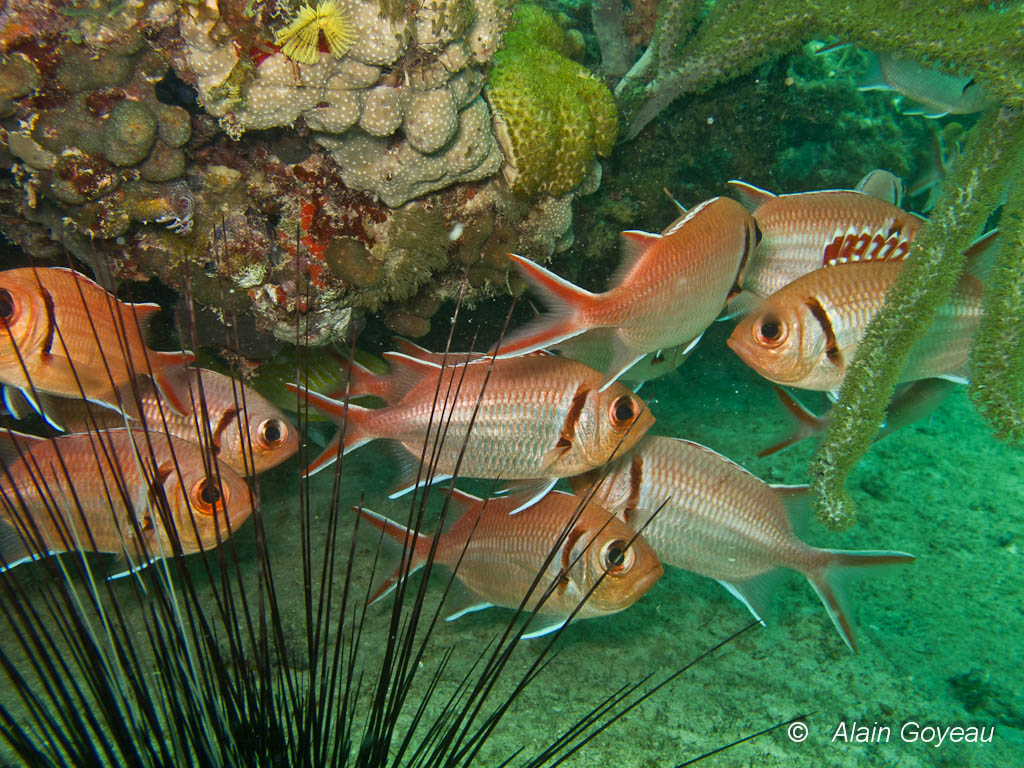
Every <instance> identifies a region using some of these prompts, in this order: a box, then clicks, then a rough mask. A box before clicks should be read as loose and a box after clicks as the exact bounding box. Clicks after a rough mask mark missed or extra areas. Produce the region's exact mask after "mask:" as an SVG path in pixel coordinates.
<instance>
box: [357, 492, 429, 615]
mask: <svg viewBox="0 0 1024 768" xmlns="http://www.w3.org/2000/svg"><path fill="white" fill-rule="evenodd" d="M352 511H353V512H356V513H358V514H359V516H360V517H361V518H362V519H363V520H365V521H366V522H368V523H369V524H370V525H372V526H373V527H374V528H376V529H377V530H378V531H380V532H381V533H382V534H383V538H385V539H387V540H388V541H390V542H392V543H394V544H397V545H398V546H399V547H400V548H401V552H402V554H401V556H400V558H399V562H398V565H397V567H396V568H394V570H392V571H390V572H389V571H388V568H387V567H385V568H384V569H382V570H383V571H384V572H385V573H388V574H389V575H387V576H385V577H384V580H383V581H381V583H380V584H379V585H378V586H377V589H375V590H374V592H373V595H372V596H371V597H370V604H371V605H372V604H373V603H376V602H377V601H378V600H380V599H381V598H383V597H384V596H385V595H387V594H388V593H389V592H390V591H391V590H393V589H394V588H395V587H396V586H398V584H399V583H400V582H401V581H402V580H404V579H406V578H407V577H409V576H411V575H412V574H413V573H415V572H416V571H418V570H419V569H420V568H422V567H423V566H424V565H425V564H426V562H427V559H428V558H429V557H430V549H431V544H432V542H433V537H432V536H427V535H426V534H423V533H416V532H415V531H412V530H410V529H409V528H407V527H405V526H404V525H402V524H401V523H396V522H395V521H394V520H389V519H388V518H386V517H384V516H383V515H378V514H377V513H376V512H374V511H372V510H369V509H365V508H364V507H352Z"/></svg>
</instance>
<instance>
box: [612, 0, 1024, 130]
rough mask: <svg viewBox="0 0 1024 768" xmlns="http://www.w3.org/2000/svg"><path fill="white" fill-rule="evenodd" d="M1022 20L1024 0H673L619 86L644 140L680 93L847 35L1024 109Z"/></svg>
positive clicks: (628, 122) (666, 0) (628, 123)
mask: <svg viewBox="0 0 1024 768" xmlns="http://www.w3.org/2000/svg"><path fill="white" fill-rule="evenodd" d="M596 21H597V19H595V23H596ZM1022 23H1024V3H1020V2H1003V3H987V2H979V1H977V0H960V2H949V3H938V4H933V5H932V6H930V7H929V8H928V12H927V13H924V12H921V11H920V9H918V8H916V7H914V6H913V5H912V4H906V3H893V2H891V1H890V0H856V2H854V1H853V0H845V1H843V0H772V2H764V1H763V0H718V2H715V3H713V4H711V3H697V2H694V0H663V2H662V3H661V5H660V7H659V21H658V26H657V27H656V30H655V35H654V38H653V39H652V40H651V44H650V45H649V46H648V48H647V50H646V51H645V52H644V54H643V55H642V56H641V57H640V58H639V60H638V61H637V62H636V63H635V64H634V65H633V67H632V68H631V69H630V70H629V72H627V73H626V75H625V76H624V77H623V78H622V80H621V81H620V82H619V84H618V85H617V86H616V88H615V98H616V101H617V102H618V104H619V109H620V111H621V113H622V116H623V122H624V124H625V125H624V128H623V134H624V135H625V136H626V137H627V138H633V137H635V136H636V135H637V134H638V133H639V132H640V131H641V130H642V129H643V128H644V126H646V125H647V124H648V123H649V122H650V121H651V120H653V119H654V118H655V117H656V116H657V115H658V114H659V113H660V112H661V110H662V109H664V108H665V107H667V106H668V105H669V104H670V103H672V102H673V101H674V100H675V99H676V98H678V97H680V96H682V95H684V94H692V93H701V92H704V91H707V90H709V89H711V88H714V87H715V86H717V85H720V84H722V83H724V82H727V81H728V80H730V79H732V78H734V77H738V76H740V75H743V74H745V73H747V72H752V71H753V70H754V69H756V68H757V67H758V66H760V65H761V64H763V63H764V62H766V61H769V60H771V59H773V58H776V57H778V56H781V55H783V54H785V53H787V52H789V51H793V50H795V49H797V48H798V47H799V46H801V45H803V44H804V43H806V42H808V41H810V40H826V39H838V40H841V41H843V42H847V43H851V44H853V45H857V46H860V47H862V48H867V49H869V50H872V51H875V52H876V53H878V52H894V53H898V54H899V55H900V56H901V57H904V58H908V59H913V60H916V61H919V62H921V63H922V64H925V65H926V66H930V67H935V68H938V69H942V70H945V71H948V72H952V73H957V74H965V75H971V76H973V77H974V78H976V79H977V81H978V82H979V83H980V84H981V85H983V86H984V87H985V89H986V90H987V91H988V92H989V93H991V94H993V95H994V96H995V97H996V99H998V101H999V102H1000V103H1002V104H1004V105H1007V106H1016V107H1021V106H1024V49H1022V48H1021V45H1020V30H1021V25H1022ZM609 35H610V33H609V31H607V30H605V31H604V32H603V34H599V35H598V37H599V39H600V38H601V37H602V36H603V37H605V38H607V37H609Z"/></svg>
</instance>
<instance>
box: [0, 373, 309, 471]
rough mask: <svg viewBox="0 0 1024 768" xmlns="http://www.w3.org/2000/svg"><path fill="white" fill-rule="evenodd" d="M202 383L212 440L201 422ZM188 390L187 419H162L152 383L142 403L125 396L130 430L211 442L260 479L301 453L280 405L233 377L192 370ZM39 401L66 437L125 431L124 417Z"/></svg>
mask: <svg viewBox="0 0 1024 768" xmlns="http://www.w3.org/2000/svg"><path fill="white" fill-rule="evenodd" d="M200 378H201V379H202V393H201V394H202V401H203V402H205V404H206V415H207V417H208V419H209V434H207V428H206V426H205V425H203V424H202V422H201V419H202V408H201V404H200V403H201V401H200V387H199V380H200ZM188 386H190V387H191V390H192V401H190V402H193V401H194V402H195V410H194V411H193V409H192V408H191V407H190V408H189V414H188V415H187V416H186V415H182V414H178V413H174V412H173V411H171V410H170V409H168V408H164V409H163V415H162V416H161V411H160V403H159V397H158V395H157V393H156V391H155V388H154V387H153V386H152V385H151V384H149V383H148V382H140V383H139V391H138V399H137V400H136V397H135V394H134V393H133V392H132V391H131V390H130V389H129V390H128V391H126V392H124V393H122V402H123V405H124V413H125V414H126V415H127V416H129V418H130V419H131V420H132V421H130V422H129V425H130V426H131V427H132V428H136V427H138V428H145V429H148V430H149V431H150V432H163V431H166V432H167V433H168V434H171V435H174V436H175V437H180V438H181V439H182V440H188V441H190V442H193V443H200V444H204V445H205V444H206V442H207V440H208V438H212V440H213V453H214V456H216V457H217V459H218V460H220V461H222V462H224V463H225V464H227V465H229V466H230V467H231V468H232V469H234V470H235V471H236V472H238V473H239V474H241V475H252V474H258V473H260V472H263V471H265V470H267V469H270V468H271V467H276V466H277V465H278V464H280V463H281V462H283V461H285V460H286V459H288V458H289V457H291V456H292V455H293V454H294V453H295V452H296V451H298V449H299V432H298V430H297V429H295V427H294V426H292V424H291V423H290V422H289V421H288V419H287V418H286V417H285V415H284V414H283V413H282V412H281V410H280V409H279V408H278V407H277V406H276V405H274V404H273V403H271V402H270V401H269V400H267V399H266V398H265V397H263V396H262V395H260V394H259V393H258V392H256V391H255V390H253V389H252V388H250V387H246V386H244V385H243V384H242V383H241V382H239V381H237V380H235V379H233V378H232V377H231V376H225V375H224V374H223V373H217V372H216V371H210V370H207V369H205V368H190V369H189V370H188ZM243 388H244V393H243ZM39 401H40V402H39V404H40V406H41V407H42V409H43V411H45V412H46V415H47V418H48V419H49V420H50V421H51V423H54V424H56V425H59V426H60V428H61V429H63V430H65V431H67V432H88V431H90V430H97V429H116V428H119V427H124V426H125V419H124V416H122V415H121V414H117V413H115V412H113V411H111V410H110V409H108V408H100V407H98V406H91V405H89V404H88V403H83V402H82V401H81V400H72V399H70V398H59V397H53V396H50V395H43V396H41V397H40V398H39ZM140 406H141V408H140ZM243 413H244V418H243ZM15 415H18V414H15ZM243 421H244V422H245V428H244V430H243V428H242V422H243ZM246 433H248V434H246Z"/></svg>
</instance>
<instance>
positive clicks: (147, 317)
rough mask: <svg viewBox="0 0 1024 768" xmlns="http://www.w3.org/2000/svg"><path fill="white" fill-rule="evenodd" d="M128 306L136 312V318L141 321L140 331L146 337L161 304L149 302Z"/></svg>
mask: <svg viewBox="0 0 1024 768" xmlns="http://www.w3.org/2000/svg"><path fill="white" fill-rule="evenodd" d="M128 306H129V307H130V308H131V310H132V312H134V313H135V319H136V320H137V321H138V323H139V331H140V333H141V334H142V338H146V335H147V334H148V333H149V324H150V323H151V322H152V321H153V318H154V317H155V316H156V315H157V313H158V312H159V311H160V305H159V304H153V303H151V302H147V303H145V304H129V305H128Z"/></svg>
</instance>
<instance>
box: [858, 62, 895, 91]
mask: <svg viewBox="0 0 1024 768" xmlns="http://www.w3.org/2000/svg"><path fill="white" fill-rule="evenodd" d="M867 58H868V70H867V72H865V73H864V75H863V76H862V77H861V78H860V80H859V81H858V82H857V90H858V91H891V90H893V87H892V85H890V84H889V81H888V79H887V78H886V76H885V72H883V71H882V62H881V60H880V59H879V58H878V55H877V54H875V53H868V56H867Z"/></svg>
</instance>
